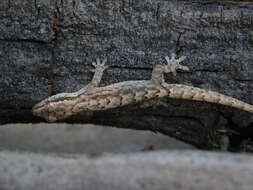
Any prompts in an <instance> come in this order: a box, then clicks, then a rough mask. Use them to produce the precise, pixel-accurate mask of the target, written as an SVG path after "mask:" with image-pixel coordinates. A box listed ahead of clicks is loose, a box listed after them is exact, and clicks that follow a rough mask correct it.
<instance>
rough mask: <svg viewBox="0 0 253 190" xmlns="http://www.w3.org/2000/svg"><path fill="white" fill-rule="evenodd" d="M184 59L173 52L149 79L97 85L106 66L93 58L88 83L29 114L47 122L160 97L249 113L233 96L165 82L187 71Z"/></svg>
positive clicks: (50, 98) (103, 62) (251, 111)
mask: <svg viewBox="0 0 253 190" xmlns="http://www.w3.org/2000/svg"><path fill="white" fill-rule="evenodd" d="M185 58H186V57H185V56H182V57H179V58H178V59H177V58H176V55H175V54H172V55H171V58H169V57H168V56H165V60H166V62H167V64H157V65H155V67H154V68H153V70H152V74H151V79H150V80H133V81H124V82H119V83H114V84H111V85H108V86H104V87H99V84H100V82H101V79H102V76H103V72H104V71H105V69H107V68H108V66H107V65H106V64H105V63H106V61H107V60H106V59H104V60H100V59H96V62H93V63H92V65H93V66H94V67H95V70H94V71H95V73H94V75H93V78H92V80H91V82H90V83H88V84H87V85H86V86H85V87H84V88H82V89H80V90H79V91H77V92H73V93H60V94H56V95H54V96H51V97H49V98H47V99H45V100H42V101H41V102H39V103H38V104H36V105H35V106H34V107H33V108H32V113H33V115H35V116H39V117H42V118H44V119H45V120H47V121H48V122H55V121H58V120H64V119H66V118H68V117H70V116H72V115H76V114H79V113H82V112H94V111H100V110H109V109H113V108H118V107H123V106H126V105H130V104H135V103H140V102H144V101H147V100H152V99H160V98H162V97H168V98H172V99H187V100H193V101H204V102H210V103H216V104H222V105H225V106H230V107H235V108H238V109H240V110H244V111H247V112H250V113H253V106H252V105H250V104H248V103H245V102H243V101H240V100H238V99H235V98H233V97H230V96H226V95H224V94H221V93H218V92H214V91H210V90H205V89H201V88H197V87H193V86H187V85H183V84H169V83H166V82H165V80H164V74H165V73H172V74H173V75H176V73H177V70H178V69H180V70H183V71H189V68H188V67H187V66H183V65H181V64H180V63H181V62H182V61H184V60H185Z"/></svg>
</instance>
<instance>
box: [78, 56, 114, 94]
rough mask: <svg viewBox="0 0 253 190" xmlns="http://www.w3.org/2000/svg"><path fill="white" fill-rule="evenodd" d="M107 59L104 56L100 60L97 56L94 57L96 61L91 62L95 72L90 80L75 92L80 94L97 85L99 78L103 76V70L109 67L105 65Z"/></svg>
mask: <svg viewBox="0 0 253 190" xmlns="http://www.w3.org/2000/svg"><path fill="white" fill-rule="evenodd" d="M106 61H107V59H106V58H105V59H104V60H103V61H101V60H100V59H99V58H97V59H96V62H92V65H93V66H94V67H95V69H93V70H92V71H93V72H95V73H94V75H93V77H92V80H91V82H90V83H89V84H88V85H86V86H85V87H84V88H82V89H80V90H79V91H78V92H77V93H78V94H82V93H83V92H85V91H86V90H87V89H89V88H95V87H98V86H99V84H100V82H101V79H102V77H103V74H104V71H105V70H106V69H107V68H108V67H109V66H107V65H106Z"/></svg>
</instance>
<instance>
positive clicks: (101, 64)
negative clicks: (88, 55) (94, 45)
mask: <svg viewBox="0 0 253 190" xmlns="http://www.w3.org/2000/svg"><path fill="white" fill-rule="evenodd" d="M106 61H107V59H106V58H105V59H104V60H102V61H101V60H100V59H99V58H97V59H96V62H92V65H93V66H94V67H95V69H92V71H93V72H96V71H99V72H103V71H104V70H105V69H107V68H108V65H105V63H106Z"/></svg>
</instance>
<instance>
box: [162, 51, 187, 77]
mask: <svg viewBox="0 0 253 190" xmlns="http://www.w3.org/2000/svg"><path fill="white" fill-rule="evenodd" d="M185 58H186V56H182V57H180V58H178V59H176V55H175V54H174V53H172V54H171V58H169V57H168V56H166V57H165V59H166V61H167V66H168V67H167V69H168V70H167V71H166V72H167V73H168V72H172V73H173V75H175V76H176V74H177V69H181V70H184V71H189V68H188V67H187V66H183V65H180V62H182V61H184V60H185Z"/></svg>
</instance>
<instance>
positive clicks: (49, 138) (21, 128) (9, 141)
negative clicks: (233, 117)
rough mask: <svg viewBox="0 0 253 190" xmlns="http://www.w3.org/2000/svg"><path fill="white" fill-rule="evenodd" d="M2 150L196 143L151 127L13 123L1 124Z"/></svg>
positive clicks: (96, 150)
mask: <svg viewBox="0 0 253 190" xmlns="http://www.w3.org/2000/svg"><path fill="white" fill-rule="evenodd" d="M0 148H1V150H25V151H31V152H40V153H49V152H53V153H86V154H104V153H128V152H138V151H153V150H171V149H194V147H193V146H191V145H188V144H185V143H183V142H180V141H177V140H175V139H173V138H170V137H168V136H165V135H162V134H158V133H153V132H150V131H137V130H129V129H119V128H113V127H103V126H96V125H92V124H85V125H76V124H75V125H71V124H46V123H41V124H9V125H2V126H0Z"/></svg>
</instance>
